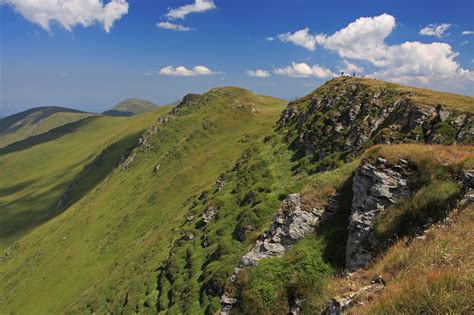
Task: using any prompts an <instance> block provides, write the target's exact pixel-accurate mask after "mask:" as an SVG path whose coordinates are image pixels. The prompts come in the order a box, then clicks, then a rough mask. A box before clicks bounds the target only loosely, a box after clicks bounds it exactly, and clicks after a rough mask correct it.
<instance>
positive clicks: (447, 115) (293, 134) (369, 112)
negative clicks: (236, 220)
mask: <svg viewBox="0 0 474 315" xmlns="http://www.w3.org/2000/svg"><path fill="white" fill-rule="evenodd" d="M337 80H338V83H337V84H335V83H333V82H331V81H329V82H328V83H327V84H325V85H323V86H322V87H321V88H319V89H318V90H317V91H316V92H315V93H312V94H310V95H308V96H306V97H303V98H301V99H298V100H295V101H293V102H291V103H290V104H289V105H288V107H287V108H286V109H285V110H284V111H283V113H282V115H281V118H280V120H279V122H278V128H279V129H281V130H282V131H283V132H284V133H285V134H286V139H287V141H289V143H291V145H292V147H293V148H294V149H297V150H298V151H300V152H301V153H304V154H305V155H313V156H314V157H316V158H317V159H319V160H322V159H324V158H325V157H326V156H328V155H330V154H332V153H335V152H348V153H350V154H351V155H353V156H355V155H357V154H359V153H360V152H362V151H363V150H364V149H365V148H366V146H367V145H371V144H395V143H405V142H423V143H442V144H452V143H465V144H469V143H473V141H474V132H473V130H474V126H473V122H472V115H471V114H467V113H462V112H455V111H452V110H448V109H447V108H445V107H443V106H441V105H439V106H427V105H423V106H421V105H419V104H416V103H415V102H414V101H413V99H412V96H413V95H414V94H413V93H409V92H406V91H402V90H397V89H389V88H371V87H368V86H367V85H365V84H363V83H360V82H357V81H353V80H351V79H347V80H341V79H337Z"/></svg>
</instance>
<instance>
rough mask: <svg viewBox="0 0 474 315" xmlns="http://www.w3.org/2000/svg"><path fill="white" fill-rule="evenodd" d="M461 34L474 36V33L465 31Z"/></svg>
mask: <svg viewBox="0 0 474 315" xmlns="http://www.w3.org/2000/svg"><path fill="white" fill-rule="evenodd" d="M461 34H462V35H472V34H474V31H463V32H462V33H461Z"/></svg>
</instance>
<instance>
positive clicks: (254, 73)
mask: <svg viewBox="0 0 474 315" xmlns="http://www.w3.org/2000/svg"><path fill="white" fill-rule="evenodd" d="M247 75H248V76H249V77H256V78H268V77H269V76H270V73H269V72H268V71H265V70H261V69H256V70H247Z"/></svg>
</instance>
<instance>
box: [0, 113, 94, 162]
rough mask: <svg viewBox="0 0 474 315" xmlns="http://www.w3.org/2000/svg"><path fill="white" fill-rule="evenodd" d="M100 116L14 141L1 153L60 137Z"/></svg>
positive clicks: (0, 151) (15, 150) (20, 149)
mask: <svg viewBox="0 0 474 315" xmlns="http://www.w3.org/2000/svg"><path fill="white" fill-rule="evenodd" d="M98 118H99V116H94V117H87V118H84V119H81V120H78V121H75V122H72V123H70V124H66V125H63V126H60V127H57V128H54V129H51V130H50V131H48V132H46V133H42V134H39V135H36V136H33V137H29V138H27V139H25V140H22V141H19V142H15V143H12V144H10V145H8V146H6V147H4V148H1V149H0V155H3V154H8V153H13V152H18V151H22V150H26V149H28V148H31V147H33V146H35V145H38V144H42V143H44V142H48V141H52V140H55V139H58V138H60V137H62V136H64V135H66V134H68V133H72V132H74V131H75V130H77V129H78V128H80V127H82V126H84V125H87V124H88V123H90V122H91V120H94V119H98Z"/></svg>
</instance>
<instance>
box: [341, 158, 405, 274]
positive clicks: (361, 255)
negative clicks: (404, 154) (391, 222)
mask: <svg viewBox="0 0 474 315" xmlns="http://www.w3.org/2000/svg"><path fill="white" fill-rule="evenodd" d="M410 171H411V166H410V165H409V163H408V162H407V161H405V160H403V159H400V160H399V163H398V164H396V165H394V166H387V164H386V161H385V159H383V158H378V159H377V162H376V163H369V162H363V163H362V164H361V165H360V166H359V168H358V169H357V171H356V173H355V176H354V179H353V186H352V191H353V199H352V206H351V216H350V219H349V236H348V239H347V245H346V268H347V269H348V271H354V270H356V269H357V268H359V267H362V266H364V265H365V264H366V263H367V262H369V261H370V260H371V259H372V258H373V251H374V249H375V248H376V247H377V245H378V240H377V239H376V237H375V235H374V233H373V228H374V224H375V220H376V219H377V217H378V216H379V215H380V214H381V213H382V212H384V211H385V210H386V209H387V208H388V207H389V206H391V205H394V204H397V203H399V202H400V201H401V200H402V199H403V198H406V197H408V196H410V194H411V193H412V192H411V191H410V188H409V186H408V184H409V182H408V175H409V173H410Z"/></svg>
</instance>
